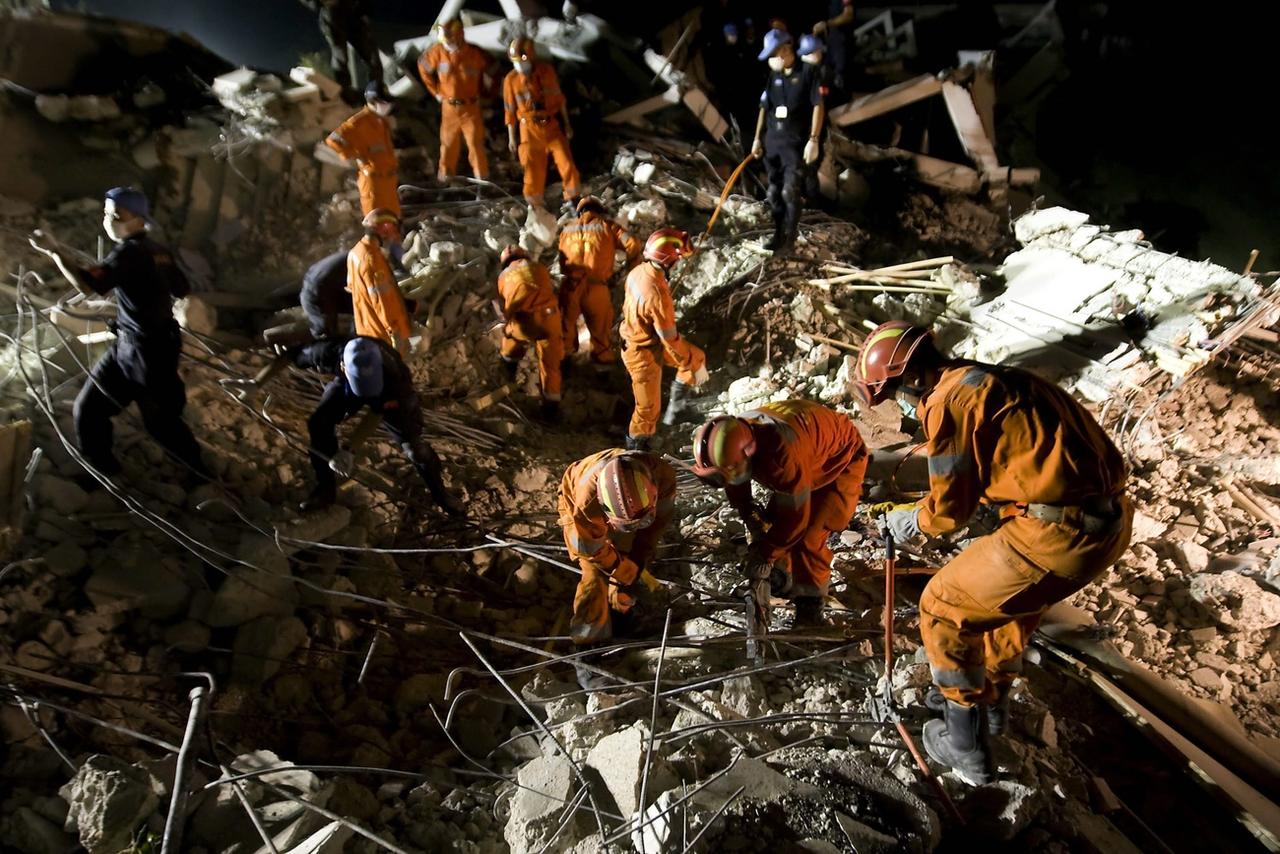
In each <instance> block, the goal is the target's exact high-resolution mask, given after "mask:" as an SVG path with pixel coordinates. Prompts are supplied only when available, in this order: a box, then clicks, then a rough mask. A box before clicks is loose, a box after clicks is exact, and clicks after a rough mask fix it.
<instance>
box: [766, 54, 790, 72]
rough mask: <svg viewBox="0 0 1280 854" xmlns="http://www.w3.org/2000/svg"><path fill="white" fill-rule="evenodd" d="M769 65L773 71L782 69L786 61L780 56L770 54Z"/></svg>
mask: <svg viewBox="0 0 1280 854" xmlns="http://www.w3.org/2000/svg"><path fill="white" fill-rule="evenodd" d="M769 67H770V68H771V69H773V70H774V71H782V70H783V69H784V68H786V67H787V63H786V61H785V60H783V58H782V57H780V56H771V57H769Z"/></svg>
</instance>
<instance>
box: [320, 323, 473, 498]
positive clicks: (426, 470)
mask: <svg viewBox="0 0 1280 854" xmlns="http://www.w3.org/2000/svg"><path fill="white" fill-rule="evenodd" d="M296 364H297V365H298V367H300V368H312V369H315V370H320V371H325V372H327V373H332V374H337V376H336V377H335V378H334V379H333V380H331V381H330V382H329V384H328V385H326V386H325V387H324V391H323V392H322V393H321V395H320V403H319V405H318V406H316V409H315V412H313V413H311V417H310V418H309V419H307V430H308V432H309V434H310V437H311V447H310V456H311V468H312V470H313V471H314V472H315V474H316V486H315V488H314V489H313V490H312V491H311V495H310V496H308V497H307V499H306V500H305V501H303V502H302V504H301V505H300V509H301V510H302V511H303V512H304V513H307V512H312V511H315V510H320V509H323V508H325V507H328V506H329V505H331V504H333V502H334V501H335V500H337V494H338V482H337V477H335V475H337V476H341V477H343V478H349V477H351V475H352V473H353V472H354V471H355V455H356V453H357V452H358V451H359V450H360V447H361V446H362V445H363V444H364V442H365V440H367V439H368V438H369V437H370V436H372V435H373V433H374V431H375V430H377V429H378V426H379V425H382V426H385V427H386V428H387V432H388V433H390V434H391V437H392V438H393V439H394V440H395V442H396V444H397V445H399V446H400V448H401V450H403V451H404V454H405V456H406V457H408V458H409V462H411V463H413V465H414V468H416V469H417V470H418V474H419V475H420V476H421V477H422V480H423V482H424V483H426V485H427V490H428V491H429V492H430V493H431V497H432V499H433V500H434V501H435V502H436V504H438V505H440V507H441V509H443V510H444V511H445V512H446V513H448V514H449V515H451V516H462V515H465V509H464V507H463V504H462V502H461V501H460V500H458V497H457V496H456V495H454V494H453V493H452V492H450V491H449V489H448V488H446V487H445V485H444V478H443V477H442V471H443V467H442V465H441V463H440V457H439V456H438V455H437V454H436V452H435V449H434V448H432V447H431V443H430V442H428V441H427V440H426V439H424V438H423V437H422V406H421V404H420V403H419V402H418V393H417V392H416V391H414V388H413V375H412V374H411V373H410V372H409V366H408V365H406V364H405V363H404V361H403V360H402V359H401V358H400V356H399V354H397V353H396V351H395V350H393V349H391V348H390V347H388V346H387V345H386V343H385V342H383V341H381V340H379V339H376V338H368V337H363V336H362V337H357V338H352V339H351V340H350V341H342V340H338V339H329V340H326V341H318V342H316V343H314V344H309V345H307V346H306V347H303V348H302V350H301V351H300V352H299V354H298V357H297V359H296ZM366 407H368V409H369V414H368V415H366V416H365V418H364V420H363V421H362V422H361V423H360V424H359V425H358V426H357V427H356V429H355V430H354V431H353V432H352V434H351V436H350V437H349V438H348V440H347V441H346V442H345V443H344V444H343V445H342V446H341V447H340V446H339V444H338V433H337V430H338V425H339V424H341V423H342V422H343V421H345V420H347V419H348V418H350V417H351V416H352V415H354V414H356V413H357V412H359V411H360V410H361V409H364V408H366Z"/></svg>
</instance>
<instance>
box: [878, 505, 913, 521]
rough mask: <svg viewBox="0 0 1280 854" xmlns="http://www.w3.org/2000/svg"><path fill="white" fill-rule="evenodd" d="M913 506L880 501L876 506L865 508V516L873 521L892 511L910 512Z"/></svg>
mask: <svg viewBox="0 0 1280 854" xmlns="http://www.w3.org/2000/svg"><path fill="white" fill-rule="evenodd" d="M915 506H916V505H915V504H899V503H898V502H896V501H881V502H880V503H878V504H872V505H871V506H870V507H868V508H867V516H869V517H870V518H871V520H872V521H875V520H876V518H877V517H879V516H887V515H888V514H890V513H892V512H893V511H894V510H910V509H911V508H912V507H915Z"/></svg>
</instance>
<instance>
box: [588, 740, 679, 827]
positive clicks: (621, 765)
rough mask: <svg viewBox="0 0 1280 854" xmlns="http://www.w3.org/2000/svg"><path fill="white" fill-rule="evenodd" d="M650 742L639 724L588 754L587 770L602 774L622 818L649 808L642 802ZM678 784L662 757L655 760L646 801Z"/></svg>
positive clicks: (599, 742)
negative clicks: (641, 795)
mask: <svg viewBox="0 0 1280 854" xmlns="http://www.w3.org/2000/svg"><path fill="white" fill-rule="evenodd" d="M648 741H649V733H648V730H647V729H646V728H645V727H644V726H643V725H642V724H640V723H639V722H637V723H635V724H633V725H632V726H629V727H627V728H626V729H624V730H622V731H621V732H615V733H612V734H611V735H607V736H605V737H604V738H602V739H600V741H598V742H597V743H596V745H595V747H593V748H592V749H591V752H590V753H588V754H587V760H586V763H585V764H586V766H587V768H589V769H591V770H593V771H595V772H596V773H597V774H599V775H600V779H601V780H602V781H603V782H604V786H605V788H606V789H607V790H608V792H609V795H610V796H611V797H612V798H613V802H614V803H615V804H617V807H618V813H619V814H620V815H623V816H633V815H635V814H636V812H637V811H639V810H640V809H642V808H643V807H645V806H648V804H641V803H640V786H641V781H642V778H643V775H644V768H645V756H646V748H647V746H648ZM676 782H677V781H676V779H675V775H673V774H672V773H671V771H670V769H669V768H668V767H667V765H666V763H665V762H664V761H663V760H662V759H661V758H660V757H654V758H653V761H652V763H651V767H650V769H649V787H648V790H647V792H646V798H656V797H657V796H658V794H659V793H660V792H663V791H665V790H667V789H669V788H671V787H672V786H673V785H675V783H676Z"/></svg>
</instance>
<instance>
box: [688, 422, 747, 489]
mask: <svg viewBox="0 0 1280 854" xmlns="http://www.w3.org/2000/svg"><path fill="white" fill-rule="evenodd" d="M755 452H756V437H755V434H754V433H752V432H751V425H750V424H749V423H747V422H746V421H745V420H743V419H741V418H735V417H734V416H732V415H717V416H716V417H715V418H712V419H711V420H710V421H708V422H707V423H706V424H703V425H702V426H701V427H699V428H698V429H697V432H695V433H694V434H693V473H694V474H696V475H697V476H698V477H700V478H702V479H703V480H706V481H708V482H710V483H712V484H714V485H715V486H725V485H729V484H734V485H736V484H740V483H746V481H747V480H748V478H750V477H751V455H752V454H754V453H755Z"/></svg>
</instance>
